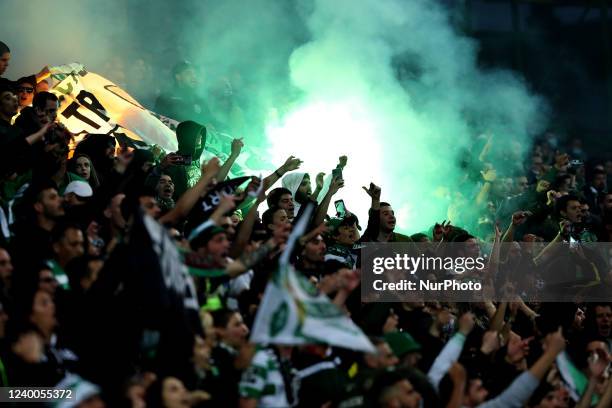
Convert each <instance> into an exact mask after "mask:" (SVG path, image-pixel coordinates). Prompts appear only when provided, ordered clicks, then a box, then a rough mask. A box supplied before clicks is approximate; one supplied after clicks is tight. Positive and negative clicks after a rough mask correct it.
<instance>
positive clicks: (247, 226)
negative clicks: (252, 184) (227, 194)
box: [230, 179, 266, 258]
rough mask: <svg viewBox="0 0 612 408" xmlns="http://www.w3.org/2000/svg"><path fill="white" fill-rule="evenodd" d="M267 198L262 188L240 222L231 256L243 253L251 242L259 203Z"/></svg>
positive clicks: (234, 256)
mask: <svg viewBox="0 0 612 408" xmlns="http://www.w3.org/2000/svg"><path fill="white" fill-rule="evenodd" d="M257 180H259V179H257ZM260 183H262V181H259V182H258V183H257V187H259V184H260ZM265 199H266V193H265V191H264V189H263V188H262V189H261V191H260V192H259V195H258V196H257V199H256V200H255V203H254V204H253V205H252V206H251V208H250V209H249V212H248V213H247V215H246V217H244V220H243V221H242V224H240V228H239V229H238V233H237V234H236V238H235V239H234V243H233V244H232V248H231V249H230V256H231V257H232V258H236V257H238V256H239V255H240V254H241V253H242V251H243V250H244V248H245V247H246V245H247V244H248V243H249V238H250V237H251V233H252V232H253V225H255V220H256V219H257V208H258V207H259V204H261V203H263V201H264V200H265Z"/></svg>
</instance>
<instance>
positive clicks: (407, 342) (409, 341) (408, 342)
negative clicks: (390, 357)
mask: <svg viewBox="0 0 612 408" xmlns="http://www.w3.org/2000/svg"><path fill="white" fill-rule="evenodd" d="M384 337H385V341H386V342H387V343H388V344H389V347H391V350H393V354H395V355H396V356H397V357H398V358H401V357H402V356H403V355H404V354H407V353H412V352H415V351H421V345H420V344H419V343H418V342H417V341H416V340H415V339H414V337H412V336H411V335H410V334H408V333H406V332H391V333H387V334H385V336H384Z"/></svg>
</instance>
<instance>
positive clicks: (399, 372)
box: [0, 42, 612, 408]
mask: <svg viewBox="0 0 612 408" xmlns="http://www.w3.org/2000/svg"><path fill="white" fill-rule="evenodd" d="M9 60H10V50H9V48H8V47H7V46H6V45H5V44H4V43H1V42H0V156H1V157H0V232H1V234H0V235H1V238H0V245H1V246H0V304H1V308H0V385H2V386H5V387H7V386H10V387H19V386H29V387H33V386H37V387H58V388H62V389H72V390H75V393H76V395H77V396H78V398H75V399H73V400H70V401H68V400H66V401H61V402H58V403H57V405H56V406H63V407H68V406H72V407H80V408H85V407H88V408H91V407H104V406H107V407H123V406H125V407H134V408H144V407H147V408H152V407H167V408H177V407H213V406H214V407H216V406H224V407H233V406H239V407H292V406H297V407H343V408H348V407H361V406H377V407H378V406H380V407H409V408H416V407H421V406H422V407H470V408H472V407H487V408H493V407H499V408H509V407H523V406H527V407H534V408H535V407H538V408H552V407H556V408H562V407H600V408H602V407H611V406H612V380H610V361H611V355H610V351H611V349H610V347H612V304H609V303H605V302H600V303H587V302H582V301H581V300H580V298H577V299H576V301H574V302H565V303H541V302H537V301H532V300H531V299H529V298H528V297H527V296H524V297H522V296H521V294H522V293H523V292H520V291H519V292H517V295H516V297H515V298H514V300H513V301H511V302H501V301H500V302H494V301H482V302H472V303H451V302H444V303H441V302H403V303H383V302H378V303H363V302H362V301H361V291H360V248H361V247H362V246H363V245H367V243H368V242H441V241H442V242H463V243H474V244H476V245H477V247H482V248H483V250H484V248H489V247H487V246H486V245H489V244H493V247H495V245H496V244H499V243H500V242H507V243H519V242H529V243H532V242H536V243H539V242H545V243H548V242H564V241H572V242H578V243H590V242H610V241H611V240H612V192H611V193H608V190H607V185H608V183H609V182H610V177H611V176H612V157H611V156H610V152H609V151H608V152H604V153H605V154H602V155H600V156H599V157H589V156H588V155H587V153H586V151H587V150H588V149H587V148H586V147H584V149H583V146H582V141H581V139H580V138H573V139H568V138H563V137H560V136H558V135H555V134H553V133H548V134H546V135H544V136H542V137H540V138H537V139H536V140H535V141H534V143H533V146H532V148H531V151H530V154H528V155H527V157H526V159H525V160H515V161H514V167H513V168H512V170H511V171H509V170H508V166H498V165H497V164H496V163H498V160H496V159H495V158H496V157H501V156H508V153H507V152H506V151H499V150H496V149H499V148H498V146H497V144H496V140H495V139H494V138H493V137H491V136H485V137H484V138H475V139H474V149H477V150H478V151H479V152H481V154H480V156H479V157H478V158H477V159H474V160H473V161H471V162H470V163H466V164H465V173H466V183H468V184H469V183H472V184H473V185H475V186H477V188H475V189H472V193H470V194H466V193H465V191H469V189H466V188H457V189H456V191H450V192H449V196H450V197H452V199H450V200H449V205H448V207H449V208H448V214H449V216H448V218H449V219H450V220H451V221H452V222H451V223H449V222H442V220H431V224H432V227H431V229H429V230H428V231H424V232H417V231H414V232H415V233H414V234H413V235H410V236H408V235H404V234H401V233H399V232H397V231H396V218H395V215H394V212H393V205H394V204H395V205H398V204H399V203H388V202H384V201H382V198H383V197H384V196H385V193H386V192H385V188H384V185H382V186H380V187H379V186H378V185H376V183H374V182H373V183H371V184H370V185H369V186H366V187H364V191H363V200H368V202H370V203H371V207H370V210H369V213H368V214H367V224H365V223H364V224H365V225H364V227H365V228H363V229H362V227H361V225H360V220H359V219H358V217H357V215H356V214H352V213H350V212H349V211H347V210H346V209H340V210H339V211H338V213H337V214H336V216H334V217H331V218H330V217H329V216H328V213H329V212H331V209H330V206H331V207H333V205H332V203H333V202H334V197H335V196H336V194H337V193H338V191H340V190H341V189H342V188H343V179H342V176H341V170H342V169H343V168H345V167H346V166H350V165H351V163H350V152H347V154H349V157H347V156H341V157H339V160H338V165H337V167H336V169H334V171H333V172H332V174H333V176H332V178H331V180H330V182H329V183H328V184H329V186H326V185H325V183H324V175H323V174H317V175H308V174H304V173H301V172H299V167H300V164H301V161H300V160H299V158H298V157H299V147H297V146H296V152H295V157H293V156H291V157H289V158H287V160H286V161H285V162H284V163H282V164H281V163H279V167H278V168H277V169H276V170H275V171H274V172H272V173H271V174H269V175H267V176H266V177H264V178H263V179H259V178H257V177H249V178H248V179H245V180H243V182H242V183H240V184H242V185H243V187H242V188H238V186H236V185H232V183H231V182H228V180H227V179H228V174H229V173H230V171H231V169H232V166H233V165H234V163H235V161H236V159H237V158H238V157H239V155H240V153H241V150H242V148H243V141H242V140H241V139H235V140H234V141H233V143H232V145H231V151H229V152H224V153H226V154H227V155H228V156H227V157H226V158H225V161H224V162H223V163H222V162H221V161H220V160H219V159H217V158H212V159H210V160H208V161H204V160H200V159H201V156H202V155H203V152H204V151H205V150H206V138H207V129H212V128H214V127H220V126H222V121H219V119H214V118H213V114H212V113H211V111H210V110H209V109H207V107H206V106H207V104H206V100H205V99H203V98H202V97H200V96H198V95H197V92H196V87H197V83H198V82H197V75H196V72H195V71H194V68H193V66H191V65H190V64H188V63H181V64H178V65H177V66H176V67H175V68H174V70H173V72H172V74H173V81H174V82H173V87H172V88H171V89H170V90H169V91H167V92H166V93H163V94H162V95H161V96H160V97H159V98H158V100H157V102H156V104H155V107H154V108H153V110H154V111H156V112H157V113H159V114H162V115H166V116H168V117H170V118H173V119H176V120H177V121H179V122H180V124H179V126H178V128H177V129H176V136H177V139H178V146H179V148H178V151H176V152H167V153H163V152H159V150H156V149H153V148H131V147H128V146H119V144H118V143H117V140H116V139H115V138H114V137H113V136H111V135H105V134H89V135H87V136H86V137H85V138H83V139H82V140H81V141H80V142H79V143H78V144H76V146H75V143H74V137H73V135H71V134H70V132H68V131H67V129H66V128H65V127H63V126H62V125H61V124H60V123H59V121H58V109H59V101H58V98H57V96H56V95H55V94H54V93H52V92H50V91H49V85H50V81H48V79H47V77H48V70H43V71H41V72H40V73H39V74H37V75H32V76H28V77H23V78H21V79H19V80H17V81H11V80H8V79H6V78H4V77H3V76H2V75H3V74H4V72H5V70H6V68H7V66H8V64H9ZM59 114H61V113H59ZM217 118H218V116H217ZM606 154H607V156H606ZM322 170H324V169H322ZM311 176H312V178H311ZM244 184H246V187H244ZM219 186H226V187H228V188H230V189H231V191H232V194H228V195H217V196H215V197H216V199H215V200H212V201H211V203H209V204H210V205H209V207H210V208H208V209H206V211H203V210H202V208H203V207H202V206H203V203H204V204H206V203H207V201H206V200H207V197H209V196H210V194H211V192H215V191H218V188H219ZM264 203H265V205H266V206H267V209H266V210H265V211H263V212H262V213H261V214H260V212H259V208H260V206H262V205H264ZM346 208H351V203H350V202H348V203H346ZM311 209H312V211H311ZM304 217H308V219H306V223H307V226H308V228H307V229H306V232H305V233H304V234H303V235H301V236H300V237H299V239H298V240H297V242H296V244H295V247H294V248H292V251H291V257H290V262H291V264H292V265H294V266H295V268H296V269H297V270H298V271H299V272H300V274H301V275H302V276H303V277H304V279H307V280H308V281H310V283H311V284H312V285H314V286H315V287H316V288H317V289H318V291H319V292H320V293H323V294H325V295H326V296H328V298H329V300H330V302H332V303H334V304H335V305H336V306H337V307H338V308H340V309H341V310H342V311H343V313H345V314H346V316H348V317H350V319H352V320H353V321H354V322H355V323H356V324H357V325H358V326H359V327H360V328H361V330H362V331H363V332H364V333H365V334H366V335H367V336H368V338H369V339H370V341H371V343H372V345H373V346H374V349H375V352H370V353H366V352H358V351H354V350H351V349H346V348H341V347H336V346H333V347H332V346H330V345H329V344H325V343H322V342H312V343H310V344H306V345H294V346H292V345H282V344H257V345H255V344H252V343H250V342H249V333H250V331H251V330H252V328H253V322H254V320H255V316H256V314H257V311H258V308H259V305H260V302H261V300H262V297H263V294H264V291H265V289H266V285H267V283H268V281H269V279H270V278H271V277H273V275H274V273H275V271H276V270H277V269H278V263H279V257H280V255H281V253H282V252H283V250H284V249H285V248H286V246H287V240H288V237H289V234H290V232H291V230H292V228H293V227H294V226H295V225H296V223H297V222H298V220H301V219H303V218H304ZM168 246H172V249H169V248H168ZM174 248H176V250H174ZM517 248H518V250H517V251H514V252H508V253H507V254H502V255H501V256H499V257H497V256H491V257H490V261H489V265H488V268H489V269H491V268H492V265H491V264H493V263H495V270H496V271H497V272H498V274H499V275H501V276H503V273H502V271H504V270H505V271H508V270H510V269H512V268H514V267H516V265H517V264H518V263H520V264H521V266H522V267H523V268H525V265H528V267H529V268H528V270H529V271H531V273H532V275H531V276H530V278H531V280H530V282H531V287H540V286H541V284H542V282H541V281H542V280H541V279H540V273H543V272H542V271H544V270H550V268H551V267H550V265H551V263H552V264H553V265H555V262H558V261H559V259H561V260H562V261H563V262H564V263H567V262H570V261H568V260H567V257H564V255H563V254H550V253H547V251H546V248H544V249H543V250H541V251H536V252H529V251H524V250H523V249H522V248H523V247H520V246H517ZM581 255H582V256H583V255H584V254H581V253H580V250H578V251H575V252H573V253H572V255H571V256H573V257H580V256H581ZM606 265H608V263H607V262H605V263H604V264H603V266H602V265H599V264H598V265H596V266H593V268H596V269H597V271H596V275H597V279H596V280H593V278H592V276H591V275H589V274H586V273H583V274H582V275H581V277H577V278H576V279H578V280H579V279H582V281H581V282H582V283H586V284H587V286H589V287H593V286H597V287H600V288H601V287H603V288H608V286H607V285H608V284H609V283H610V280H611V279H610V269H609V267H606ZM553 267H554V266H553ZM544 284H545V283H544ZM538 285H540V286H538ZM606 290H607V289H606Z"/></svg>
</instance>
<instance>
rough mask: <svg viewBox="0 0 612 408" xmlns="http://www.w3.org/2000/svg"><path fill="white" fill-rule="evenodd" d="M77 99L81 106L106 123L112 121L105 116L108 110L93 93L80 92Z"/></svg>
mask: <svg viewBox="0 0 612 408" xmlns="http://www.w3.org/2000/svg"><path fill="white" fill-rule="evenodd" d="M76 99H77V101H79V102H80V103H81V105H83V106H84V107H86V108H87V109H89V110H90V111H92V112H93V113H95V114H96V115H98V116H99V117H100V118H101V119H103V120H104V121H105V122H108V121H109V120H110V118H109V117H108V116H106V114H105V112H106V109H104V106H102V104H101V103H100V101H98V99H97V98H96V97H95V96H94V94H92V93H91V92H87V91H85V90H83V91H81V92H79V94H78V95H77V97H76Z"/></svg>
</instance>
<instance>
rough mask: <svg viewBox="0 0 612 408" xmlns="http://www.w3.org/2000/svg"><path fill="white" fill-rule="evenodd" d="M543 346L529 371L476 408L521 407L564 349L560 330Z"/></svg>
mask: <svg viewBox="0 0 612 408" xmlns="http://www.w3.org/2000/svg"><path fill="white" fill-rule="evenodd" d="M544 345H545V351H544V354H542V356H541V357H540V358H539V359H538V360H537V361H536V362H535V363H534V364H533V366H531V368H530V369H529V371H526V372H524V373H523V374H521V375H519V376H518V377H517V378H516V379H515V380H514V381H513V382H512V384H510V386H509V387H508V388H507V389H506V390H505V391H504V392H503V393H501V394H500V395H499V396H498V397H497V398H495V399H492V400H489V401H487V402H485V403H484V404H481V405H479V406H478V408H507V407H522V406H523V405H524V404H525V403H526V402H527V400H528V399H529V397H531V394H533V392H534V391H535V389H536V388H537V387H538V385H539V384H540V381H541V380H542V378H544V375H546V373H547V372H548V370H549V369H550V366H551V365H552V363H553V362H554V361H555V358H556V357H557V355H558V354H559V353H560V352H561V351H563V349H564V348H565V339H564V338H563V334H561V328H559V330H558V331H557V332H555V333H553V334H549V335H548V337H547V338H546V341H545V343H544Z"/></svg>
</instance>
